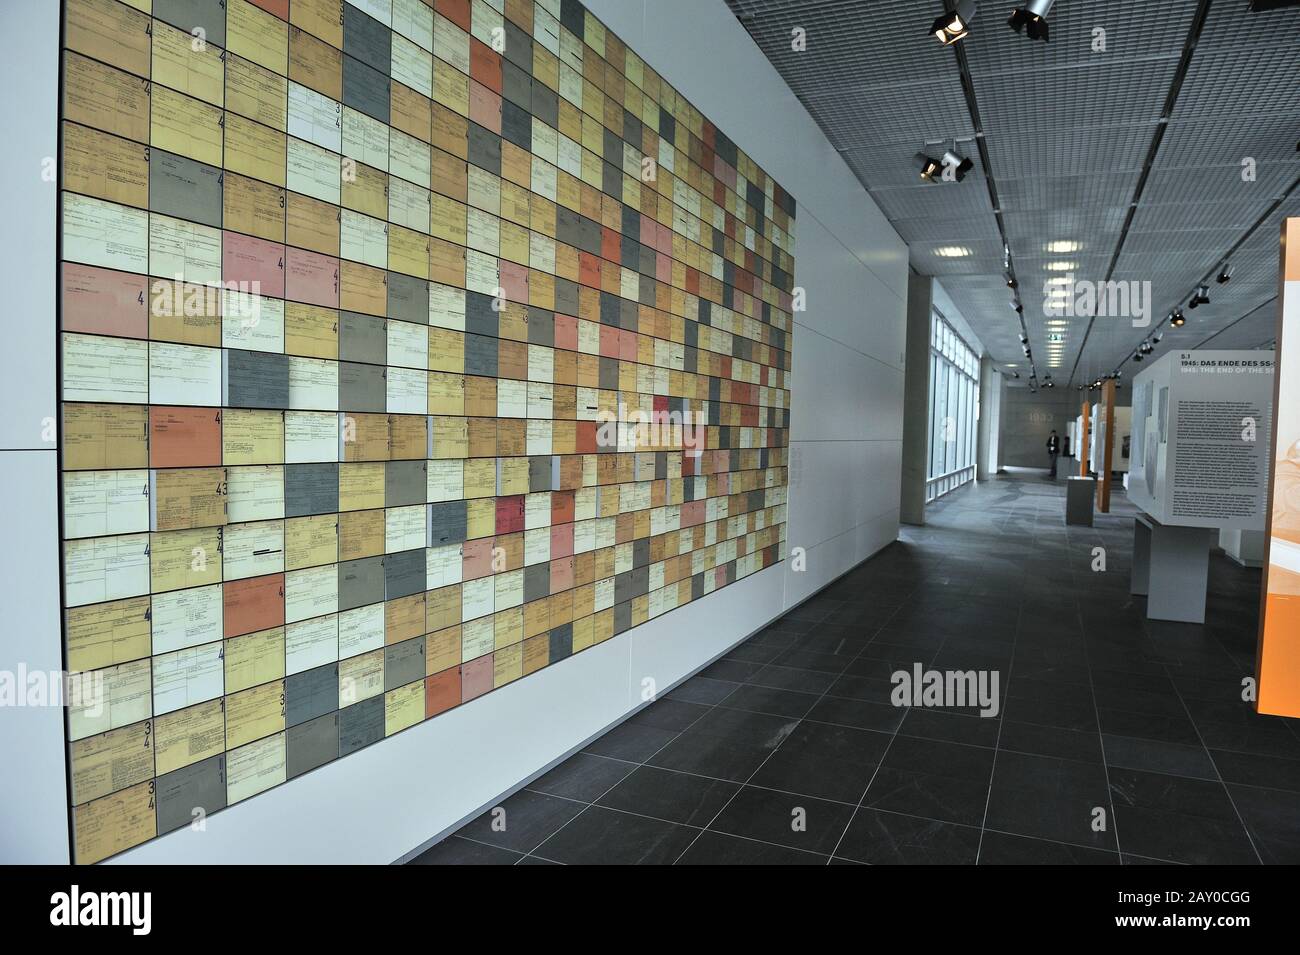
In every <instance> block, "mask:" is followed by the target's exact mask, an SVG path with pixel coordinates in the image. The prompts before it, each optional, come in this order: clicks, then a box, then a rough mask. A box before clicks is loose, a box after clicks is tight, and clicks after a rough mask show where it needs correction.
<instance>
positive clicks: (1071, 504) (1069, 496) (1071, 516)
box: [1065, 477, 1097, 527]
mask: <svg viewBox="0 0 1300 955" xmlns="http://www.w3.org/2000/svg"><path fill="white" fill-rule="evenodd" d="M1096 492H1097V482H1096V480H1094V479H1093V478H1090V477H1071V478H1070V479H1069V480H1068V481H1066V482H1065V523H1066V524H1077V525H1080V526H1082V527H1091V526H1092V499H1093V495H1095V494H1096Z"/></svg>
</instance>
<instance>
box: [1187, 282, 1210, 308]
mask: <svg viewBox="0 0 1300 955" xmlns="http://www.w3.org/2000/svg"><path fill="white" fill-rule="evenodd" d="M1209 304H1210V288H1209V286H1208V285H1198V286H1197V287H1196V291H1195V292H1193V293H1192V299H1191V301H1190V302H1188V303H1187V307H1188V308H1196V306H1198V305H1209Z"/></svg>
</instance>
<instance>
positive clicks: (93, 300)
mask: <svg viewBox="0 0 1300 955" xmlns="http://www.w3.org/2000/svg"><path fill="white" fill-rule="evenodd" d="M63 12H64V32H63V36H64V44H65V46H64V50H63V53H62V69H63V89H64V97H63V103H62V128H61V135H62V150H61V167H60V171H61V175H62V186H63V191H62V193H61V196H62V199H61V208H62V218H61V241H62V259H63V263H62V266H61V270H60V306H61V326H60V327H61V330H62V342H61V356H62V379H61V382H60V387H61V398H62V401H63V405H62V428H63V435H64V441H63V446H62V472H63V473H62V487H63V494H62V501H63V507H62V516H63V520H62V527H63V567H64V603H65V607H66V613H65V640H66V655H67V660H68V668H69V670H70V671H72V674H73V680H72V688H73V690H74V699H73V701H72V705H71V706H70V708H69V711H68V721H67V729H68V742H69V753H70V755H69V759H70V763H71V779H72V784H71V799H72V805H73V814H74V824H73V833H74V843H75V855H76V859H77V861H81V862H92V861H96V860H98V859H101V858H104V857H105V856H109V855H112V854H114V853H117V852H120V851H122V850H124V849H127V848H129V847H131V846H134V845H137V844H139V843H141V842H143V841H145V840H148V839H150V838H152V837H154V836H155V835H160V834H162V833H165V832H167V831H170V830H173V829H177V828H179V827H183V826H187V825H190V824H191V823H193V822H194V821H195V820H201V819H202V818H204V817H205V816H206V815H208V814H210V813H212V812H214V811H216V810H219V809H222V808H224V807H226V806H227V805H231V804H234V803H237V802H240V801H242V800H245V799H248V798H249V797H251V796H254V795H256V794H258V793H261V792H263V791H265V790H267V789H268V788H270V787H273V786H275V785H277V784H280V783H283V782H286V781H287V780H292V779H293V778H294V777H296V776H299V775H302V774H303V773H306V772H308V771H310V770H312V769H315V768H317V767H320V766H322V765H324V764H326V763H329V762H331V761H333V760H335V759H337V758H339V757H341V756H345V755H348V754H350V753H352V752H355V751H356V750H358V749H360V748H362V747H365V746H368V745H370V744H371V743H374V742H376V741H380V740H383V739H384V738H385V737H389V736H392V735H394V734H395V733H398V732H400V731H401V730H403V729H406V728H408V727H411V726H413V725H415V724H417V723H419V722H421V721H423V720H426V719H429V718H430V717H433V716H436V715H437V714H439V713H442V712H444V711H446V710H448V709H450V708H452V707H455V706H457V705H459V704H460V703H462V702H465V701H468V700H470V699H474V698H476V697H478V696H481V695H482V694H484V693H486V692H488V691H490V690H493V689H495V688H499V687H502V686H504V685H506V684H508V683H510V682H512V681H514V680H517V679H519V678H521V677H524V676H526V675H528V674H531V673H533V672H535V671H537V670H538V669H540V668H542V667H546V666H547V665H548V664H552V663H556V662H558V661H560V660H563V659H565V658H566V657H568V656H570V655H571V654H573V653H576V652H578V651H581V650H584V649H586V648H589V647H592V646H594V645H596V644H599V643H601V642H602V641H605V640H608V639H609V638H611V637H613V636H614V635H616V634H619V633H622V632H624V631H627V630H629V629H630V628H632V627H635V626H637V625H638V624H641V623H644V622H645V621H647V620H649V619H651V618H654V617H657V616H660V615H661V614H663V613H666V612H667V611H670V610H672V609H673V608H675V607H678V606H681V605H683V604H686V603H688V602H690V601H692V600H698V599H701V598H705V597H707V596H708V595H709V594H711V593H713V592H714V591H715V590H718V589H719V588H722V587H725V586H726V585H727V584H730V583H733V582H734V581H736V580H737V579H739V578H743V577H745V576H747V575H749V574H752V573H754V572H756V571H759V570H761V569H762V568H764V567H767V566H769V565H772V564H774V563H776V562H778V561H780V560H781V559H782V557H783V556H784V536H785V534H784V524H785V504H786V497H785V487H786V447H787V445H788V438H787V434H788V427H789V414H790V410H789V409H790V392H789V375H790V368H791V360H790V359H791V331H792V326H791V312H792V307H791V293H792V290H793V258H792V250H793V231H794V221H793V220H794V211H795V206H794V200H793V199H792V198H791V197H790V196H789V195H788V194H787V193H786V192H785V191H784V190H783V189H782V188H781V187H780V186H779V185H778V184H776V183H775V182H774V181H773V180H772V179H771V178H770V177H769V176H767V175H766V174H765V173H764V172H763V171H762V170H761V169H759V168H758V167H757V166H756V165H755V163H754V162H753V161H752V160H751V159H750V158H749V157H748V156H747V155H746V154H745V153H744V152H743V151H741V150H740V149H739V148H738V147H737V146H736V144H735V143H734V142H732V141H731V140H730V139H728V138H727V136H726V135H725V134H724V133H723V132H721V131H720V130H719V129H718V128H717V127H715V126H714V125H713V124H712V123H711V122H709V121H708V120H707V119H706V118H705V117H704V116H703V115H701V113H700V112H699V111H698V110H696V109H695V108H693V107H692V106H691V105H690V104H689V103H688V102H687V101H686V100H685V99H684V98H683V97H682V96H680V95H679V94H678V93H677V92H676V91H675V90H674V89H673V88H672V87H671V86H670V85H669V84H668V83H667V82H666V81H664V80H662V79H661V78H660V76H659V75H658V74H657V73H655V72H654V71H653V70H652V69H650V68H649V67H648V66H647V65H646V64H645V63H644V61H642V60H641V59H640V57H638V56H637V54H636V53H635V52H633V51H632V50H630V49H628V48H627V47H626V46H625V45H624V44H623V43H622V42H621V41H620V40H619V39H618V37H617V36H615V35H614V34H613V33H612V32H609V31H607V30H606V29H605V27H604V26H603V24H602V23H601V21H599V20H598V19H596V18H595V17H594V16H592V15H591V14H590V13H589V12H587V11H586V10H585V9H584V8H583V7H582V6H581V5H580V4H578V3H576V2H571V0H564V2H560V0H544V2H537V3H533V2H525V0H519V2H513V0H512V2H508V3H505V4H500V3H497V4H492V3H488V2H485V0H472V2H471V0H439V2H438V3H436V4H434V5H432V6H431V5H429V4H427V3H424V2H422V0H347V2H345V3H342V4H340V3H339V2H337V0H292V2H288V0H259V2H250V0H225V2H221V3H200V4H192V3H184V4H181V3H174V2H170V0H156V2H154V3H152V5H151V4H150V3H149V2H148V0H132V2H131V3H122V2H119V0H66V2H65V4H64V11H63ZM78 690H80V695H79V696H78V694H77V691H78Z"/></svg>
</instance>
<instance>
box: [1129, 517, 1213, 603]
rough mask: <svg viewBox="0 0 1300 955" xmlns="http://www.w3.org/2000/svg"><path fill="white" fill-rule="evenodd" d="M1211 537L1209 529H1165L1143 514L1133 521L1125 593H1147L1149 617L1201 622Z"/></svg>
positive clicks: (1208, 568) (1164, 526)
mask: <svg viewBox="0 0 1300 955" xmlns="http://www.w3.org/2000/svg"><path fill="white" fill-rule="evenodd" d="M1211 537H1212V532H1211V531H1210V530H1209V529H1208V528H1205V527H1170V526H1168V525H1165V524H1161V523H1160V522H1159V521H1157V520H1156V519H1155V518H1153V517H1151V516H1150V515H1148V514H1139V515H1138V516H1137V518H1136V519H1135V520H1134V521H1133V579H1132V585H1131V587H1130V592H1131V593H1135V594H1144V595H1145V596H1146V598H1147V616H1148V617H1149V618H1151V619H1152V620H1176V621H1179V622H1181V623H1204V622H1205V593H1206V588H1207V585H1208V578H1209V572H1210V541H1211Z"/></svg>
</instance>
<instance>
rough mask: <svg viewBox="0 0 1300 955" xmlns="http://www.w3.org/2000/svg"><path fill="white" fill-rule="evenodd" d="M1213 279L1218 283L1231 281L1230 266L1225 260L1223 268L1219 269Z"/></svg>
mask: <svg viewBox="0 0 1300 955" xmlns="http://www.w3.org/2000/svg"><path fill="white" fill-rule="evenodd" d="M1214 281H1216V282H1218V283H1219V284H1220V285H1227V284H1228V283H1229V282H1231V281H1232V266H1231V265H1229V264H1228V263H1226V262H1225V263H1224V265H1223V268H1221V269H1219V274H1218V276H1217V277H1216V278H1215V279H1214Z"/></svg>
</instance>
